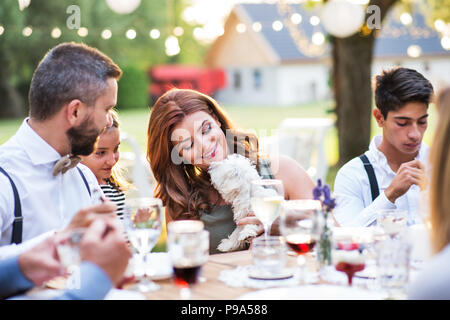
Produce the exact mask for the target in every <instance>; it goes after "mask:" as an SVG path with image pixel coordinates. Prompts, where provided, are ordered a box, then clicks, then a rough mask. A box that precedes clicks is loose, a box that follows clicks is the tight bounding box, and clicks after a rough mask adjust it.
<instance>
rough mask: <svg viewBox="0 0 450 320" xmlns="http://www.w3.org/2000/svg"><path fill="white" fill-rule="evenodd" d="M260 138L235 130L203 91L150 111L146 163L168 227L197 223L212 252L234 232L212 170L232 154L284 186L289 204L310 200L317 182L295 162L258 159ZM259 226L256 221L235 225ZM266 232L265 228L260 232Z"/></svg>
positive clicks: (168, 98)
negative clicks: (176, 223)
mask: <svg viewBox="0 0 450 320" xmlns="http://www.w3.org/2000/svg"><path fill="white" fill-rule="evenodd" d="M257 146H258V142H257V138H256V137H255V136H254V135H252V134H247V133H244V132H242V131H239V130H237V129H236V127H235V126H234V125H233V124H232V122H231V120H230V119H229V117H228V116H227V115H226V113H225V112H224V110H223V109H221V107H220V106H219V105H218V104H217V102H216V101H215V100H214V99H213V98H211V97H209V96H207V95H204V94H202V93H200V92H197V91H194V90H187V89H172V90H170V91H168V92H166V93H165V94H164V95H162V96H161V97H160V98H159V99H158V100H157V101H156V103H155V105H154V106H153V108H152V112H151V116H150V120H149V125H148V140H147V159H148V161H149V163H150V167H151V169H152V171H153V175H154V177H155V179H156V182H157V186H156V190H155V196H156V197H158V198H160V199H161V200H162V201H163V203H164V206H165V208H166V222H169V221H171V220H180V219H199V220H202V221H203V222H204V223H205V228H206V229H207V230H208V231H210V237H211V239H210V252H211V253H217V252H218V251H217V250H216V248H217V245H218V244H219V242H220V241H221V240H222V239H224V238H227V237H228V235H230V234H231V233H232V232H233V230H234V229H235V228H236V223H235V222H234V221H233V212H232V209H231V205H230V204H228V203H226V202H225V201H224V200H223V199H222V197H221V196H220V194H219V193H218V191H217V190H215V189H214V187H213V186H212V185H211V182H210V177H209V174H208V167H209V165H210V164H211V163H212V162H214V161H220V160H223V159H225V158H226V157H227V155H229V154H231V153H239V154H241V155H245V156H246V157H247V158H249V159H250V160H251V161H252V162H253V163H254V164H255V165H256V167H257V169H258V172H259V174H260V175H261V177H262V178H275V179H280V180H282V181H283V185H284V190H285V199H310V198H312V190H313V188H314V183H313V181H312V180H311V178H310V177H309V176H308V174H307V173H306V171H305V170H304V169H303V168H302V167H301V166H300V165H299V164H298V163H297V162H296V161H295V160H293V159H291V158H289V157H286V156H280V157H266V158H265V159H263V158H262V157H260V155H259V154H258V147H257ZM237 224H238V225H243V224H260V222H259V220H258V219H256V217H254V216H250V217H246V218H243V219H241V220H240V221H238V222H237ZM262 232H263V227H262V225H261V228H260V233H262Z"/></svg>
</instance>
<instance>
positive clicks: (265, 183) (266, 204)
mask: <svg viewBox="0 0 450 320" xmlns="http://www.w3.org/2000/svg"><path fill="white" fill-rule="evenodd" d="M283 201H284V188H283V182H282V181H281V180H276V179H261V180H253V181H251V186H250V204H251V208H252V210H253V212H254V213H255V216H256V218H258V219H259V221H261V223H262V224H263V226H264V235H265V238H268V237H269V235H270V228H271V227H272V223H273V222H274V221H275V219H276V218H277V217H278V216H279V214H280V208H281V204H282V203H283Z"/></svg>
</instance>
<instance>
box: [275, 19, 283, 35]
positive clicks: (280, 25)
mask: <svg viewBox="0 0 450 320" xmlns="http://www.w3.org/2000/svg"><path fill="white" fill-rule="evenodd" d="M272 29H273V30H275V31H277V32H278V31H281V30H282V29H283V22H281V21H280V20H275V21H274V22H273V23H272Z"/></svg>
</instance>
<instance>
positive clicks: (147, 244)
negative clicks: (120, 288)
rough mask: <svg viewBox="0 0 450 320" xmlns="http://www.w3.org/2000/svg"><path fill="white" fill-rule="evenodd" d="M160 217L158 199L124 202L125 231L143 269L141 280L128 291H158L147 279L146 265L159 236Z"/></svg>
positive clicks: (133, 199)
mask: <svg viewBox="0 0 450 320" xmlns="http://www.w3.org/2000/svg"><path fill="white" fill-rule="evenodd" d="M162 216H163V204H162V201H161V200H160V199H157V198H132V199H127V200H126V201H125V209H124V224H125V229H126V232H127V236H128V238H129V240H130V242H131V245H132V246H133V247H134V248H135V249H136V250H137V252H138V255H139V258H140V261H141V263H142V266H143V269H144V274H143V277H142V279H141V280H140V281H139V283H137V284H136V285H135V286H132V287H131V288H130V290H136V291H140V292H143V293H146V292H151V291H155V290H158V289H160V286H159V285H157V284H156V283H154V282H153V281H151V280H150V279H149V278H148V277H147V276H148V275H147V272H146V269H147V268H146V265H147V259H148V255H149V253H150V252H151V251H152V249H153V247H154V246H155V244H156V242H157V241H158V238H159V236H160V235H161V225H162Z"/></svg>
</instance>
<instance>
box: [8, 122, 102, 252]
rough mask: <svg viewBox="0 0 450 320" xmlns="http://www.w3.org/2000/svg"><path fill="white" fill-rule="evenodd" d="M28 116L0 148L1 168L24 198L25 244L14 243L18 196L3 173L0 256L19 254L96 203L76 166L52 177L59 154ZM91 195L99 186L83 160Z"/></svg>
mask: <svg viewBox="0 0 450 320" xmlns="http://www.w3.org/2000/svg"><path fill="white" fill-rule="evenodd" d="M27 121H28V118H27V119H25V120H24V122H23V123H22V125H21V126H20V128H19V129H18V131H17V132H16V134H15V135H14V136H13V137H11V138H10V139H9V140H8V141H7V142H6V143H5V144H3V145H2V146H0V167H2V168H3V169H4V170H5V171H6V172H7V173H8V174H9V175H10V177H11V178H12V180H13V181H14V183H15V185H16V187H17V190H18V193H19V196H20V200H21V207H22V216H23V233H22V242H23V243H22V244H20V245H15V244H11V235H12V224H13V220H14V195H13V192H12V187H11V184H10V182H9V180H8V179H7V178H6V177H5V176H4V175H3V174H0V232H1V237H0V259H3V258H6V257H10V256H12V255H16V254H19V253H21V252H23V251H24V250H26V249H28V248H30V247H31V246H34V245H35V244H36V243H38V242H40V241H42V240H43V239H45V238H46V237H48V236H49V235H51V234H53V233H54V232H55V231H57V230H60V229H62V228H64V227H65V226H67V224H68V223H69V222H70V220H71V219H72V217H73V216H74V214H75V213H76V212H77V211H79V210H80V209H82V208H85V207H87V206H91V205H93V204H95V201H96V199H95V198H94V197H92V196H90V195H89V192H88V190H87V188H86V185H85V183H84V181H83V179H82V177H81V175H80V173H79V172H78V170H77V169H76V168H73V169H70V170H68V171H67V172H66V173H65V174H59V175H58V176H56V177H54V176H53V174H52V170H53V166H54V165H55V163H56V162H57V161H58V160H59V159H60V158H61V156H60V154H59V153H58V152H57V151H56V150H55V149H54V148H53V147H51V146H50V145H49V144H48V143H47V142H46V141H45V140H43V139H42V138H41V137H40V136H39V135H38V134H37V133H36V132H35V131H34V130H33V129H32V128H31V127H30V126H29V125H28V122H27ZM78 168H80V169H81V170H82V172H83V174H84V176H85V177H86V180H87V182H88V185H89V188H90V191H91V194H92V195H93V194H94V192H93V191H94V190H95V189H98V190H99V189H100V187H99V186H98V182H97V179H96V178H95V176H94V174H93V173H92V172H91V171H90V170H89V168H87V167H86V166H84V165H82V164H79V165H78Z"/></svg>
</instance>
